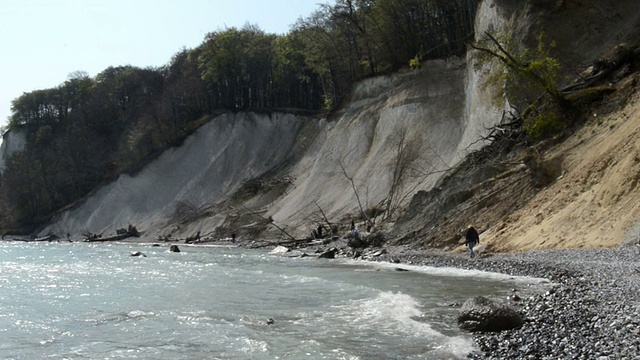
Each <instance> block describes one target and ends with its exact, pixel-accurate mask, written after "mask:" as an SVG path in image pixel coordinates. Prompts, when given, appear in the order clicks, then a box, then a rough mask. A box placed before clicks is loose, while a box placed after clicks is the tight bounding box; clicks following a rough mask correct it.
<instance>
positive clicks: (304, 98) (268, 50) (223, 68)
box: [0, 0, 477, 231]
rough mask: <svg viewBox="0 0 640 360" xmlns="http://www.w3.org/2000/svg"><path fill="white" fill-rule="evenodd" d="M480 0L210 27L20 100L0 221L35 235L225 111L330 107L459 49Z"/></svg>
mask: <svg viewBox="0 0 640 360" xmlns="http://www.w3.org/2000/svg"><path fill="white" fill-rule="evenodd" d="M476 6H477V2H476V1H473V0H455V1H451V0H429V1H425V0H393V1H392V0H379V1H367V0H338V1H336V3H335V5H333V6H329V5H321V6H320V7H319V9H318V11H316V12H315V13H313V14H311V15H310V16H309V17H307V18H305V19H300V20H299V21H298V22H297V23H296V24H294V25H293V26H292V28H291V31H290V32H289V33H287V34H284V35H275V34H267V33H265V32H264V31H262V30H260V29H259V28H257V27H255V26H252V25H246V26H245V27H243V28H242V29H236V28H230V29H225V30H220V31H214V32H211V33H209V34H208V35H207V36H206V37H205V39H204V42H203V43H202V44H201V45H200V46H198V47H197V48H195V49H183V50H181V51H179V52H178V53H176V54H175V55H174V56H173V58H172V59H171V61H170V62H169V63H168V64H167V65H166V66H163V67H161V68H145V69H141V68H137V67H133V66H115V67H109V68H107V69H105V70H104V71H103V72H101V73H99V74H98V75H96V76H95V77H93V78H92V77H89V76H88V75H87V74H86V73H82V72H77V73H74V74H70V76H69V78H68V79H67V80H66V81H65V82H64V83H62V84H61V85H60V86H58V87H55V88H51V89H43V90H35V91H32V92H29V93H25V94H23V95H22V96H20V97H19V98H17V99H15V100H14V101H13V103H12V111H13V115H12V116H11V119H10V123H9V128H10V129H13V130H17V129H20V130H21V131H23V132H25V133H26V138H27V146H26V148H25V150H24V151H21V152H18V153H16V154H14V156H13V157H12V158H11V159H10V161H8V162H7V167H6V169H4V171H3V174H2V178H1V183H0V219H2V223H0V227H1V228H3V229H6V230H9V229H21V230H25V231H28V230H30V229H33V228H34V227H35V226H37V225H38V224H41V223H42V222H44V221H46V220H47V218H48V217H49V216H50V215H51V214H52V213H54V212H55V211H58V210H60V209H62V208H65V207H66V206H68V205H70V204H73V203H74V202H76V201H78V200H79V199H82V198H83V197H84V196H86V195H87V194H88V193H89V192H90V191H92V190H93V189H95V188H96V187H97V186H98V185H99V184H102V183H104V182H105V181H108V180H110V179H113V178H114V177H116V176H118V175H119V174H123V173H132V172H135V171H137V170H138V169H140V168H141V166H143V165H144V164H146V163H147V162H148V161H149V160H151V159H153V158H154V157H156V156H157V155H158V154H159V153H161V152H162V151H163V150H165V149H167V148H168V147H171V146H174V145H178V144H180V143H181V142H182V141H183V140H184V139H185V138H186V136H187V135H189V134H190V133H192V132H193V131H194V130H195V129H196V128H197V127H198V126H200V125H201V124H202V123H204V122H206V121H207V120H208V119H209V118H210V116H211V115H214V114H217V113H220V112H223V111H261V112H264V111H266V112H272V111H289V112H292V111H293V112H303V113H307V112H309V113H317V112H321V111H326V110H331V109H333V108H334V107H335V106H337V105H338V104H340V103H341V102H342V101H343V100H344V99H345V97H346V96H347V94H348V91H349V90H350V88H351V85H352V84H353V82H355V81H357V80H359V79H362V78H364V77H367V76H371V75H376V74H380V73H386V72H390V71H394V70H397V69H399V68H401V67H404V66H407V65H408V64H409V62H410V60H411V59H414V62H415V59H418V60H426V59H431V58H439V57H444V56H451V55H454V54H463V53H464V51H465V50H466V46H465V41H466V40H467V39H468V38H469V37H470V35H472V32H473V19H474V16H475V10H476Z"/></svg>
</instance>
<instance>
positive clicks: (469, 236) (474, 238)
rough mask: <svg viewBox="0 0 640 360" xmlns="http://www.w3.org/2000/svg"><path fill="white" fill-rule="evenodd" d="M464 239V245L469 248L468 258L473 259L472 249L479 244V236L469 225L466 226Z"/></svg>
mask: <svg viewBox="0 0 640 360" xmlns="http://www.w3.org/2000/svg"><path fill="white" fill-rule="evenodd" d="M464 237H465V238H466V245H467V247H468V248H469V256H470V257H474V256H475V255H476V254H475V253H474V252H473V247H474V246H476V244H479V243H480V236H479V235H478V232H477V231H476V229H475V228H474V227H473V226H471V225H469V226H467V231H466V232H465V234H464Z"/></svg>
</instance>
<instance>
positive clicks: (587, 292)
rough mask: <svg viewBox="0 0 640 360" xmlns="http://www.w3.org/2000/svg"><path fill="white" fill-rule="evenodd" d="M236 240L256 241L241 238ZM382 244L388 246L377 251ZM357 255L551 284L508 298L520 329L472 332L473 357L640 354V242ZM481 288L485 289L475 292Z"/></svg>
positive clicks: (310, 250)
mask: <svg viewBox="0 0 640 360" xmlns="http://www.w3.org/2000/svg"><path fill="white" fill-rule="evenodd" d="M236 245H238V246H240V247H244V248H251V247H252V246H251V244H250V243H247V242H242V241H240V242H238V243H237V244H236ZM274 245H275V244H274ZM334 247H335V248H337V249H345V248H347V247H346V241H345V240H344V239H340V240H338V241H334V242H331V243H329V244H323V245H312V246H306V247H300V248H294V249H292V250H298V251H301V252H306V253H307V254H317V253H318V252H320V251H326V250H328V249H330V248H334ZM265 248H268V246H267V247H265ZM380 249H385V250H386V252H384V253H382V254H377V255H375V256H374V255H372V254H374V253H376V251H377V250H380ZM338 256H341V257H342V256H345V254H341V255H338ZM359 259H361V260H368V261H376V262H389V263H395V264H407V265H416V266H433V267H452V268H457V269H465V270H480V271H489V272H494V273H500V274H504V275H508V276H517V277H533V278H542V279H547V280H549V281H550V282H551V283H552V284H551V288H550V290H549V291H547V292H546V293H544V294H538V295H533V296H527V297H523V298H522V299H521V300H520V301H518V302H514V301H510V303H509V305H510V306H512V307H513V308H514V309H515V310H516V311H518V312H519V313H520V314H521V315H522V317H523V319H524V320H525V323H524V325H523V326H522V327H521V328H519V329H514V330H509V331H502V332H499V333H473V334H472V337H473V339H474V342H475V344H476V346H477V350H475V351H473V352H472V353H470V354H468V356H467V358H469V359H495V360H502V359H558V358H565V359H598V360H607V359H611V360H613V359H622V358H624V359H640V355H638V354H639V353H640V291H638V289H639V288H640V254H639V253H638V250H637V249H636V247H635V246H631V245H623V246H619V247H617V248H597V249H554V250H537V251H529V252H521V253H482V254H479V255H478V256H476V258H473V259H471V258H469V257H468V256H467V255H466V254H464V253H450V252H444V251H441V250H429V249H424V250H422V249H420V250H416V249H410V248H408V247H403V246H389V247H383V248H370V249H368V251H363V256H362V257H360V258H359ZM475 295H482V294H474V295H470V297H472V296H475ZM504 301H507V300H506V299H505V300H504Z"/></svg>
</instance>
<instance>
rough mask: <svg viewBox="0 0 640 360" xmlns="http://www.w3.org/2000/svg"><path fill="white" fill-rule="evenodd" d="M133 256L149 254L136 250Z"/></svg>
mask: <svg viewBox="0 0 640 360" xmlns="http://www.w3.org/2000/svg"><path fill="white" fill-rule="evenodd" d="M131 256H142V257H147V255H145V254H144V253H143V252H140V251H136V252H132V253H131Z"/></svg>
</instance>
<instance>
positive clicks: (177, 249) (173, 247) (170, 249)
mask: <svg viewBox="0 0 640 360" xmlns="http://www.w3.org/2000/svg"><path fill="white" fill-rule="evenodd" d="M169 251H170V252H180V248H179V247H178V245H171V246H170V247H169Z"/></svg>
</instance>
